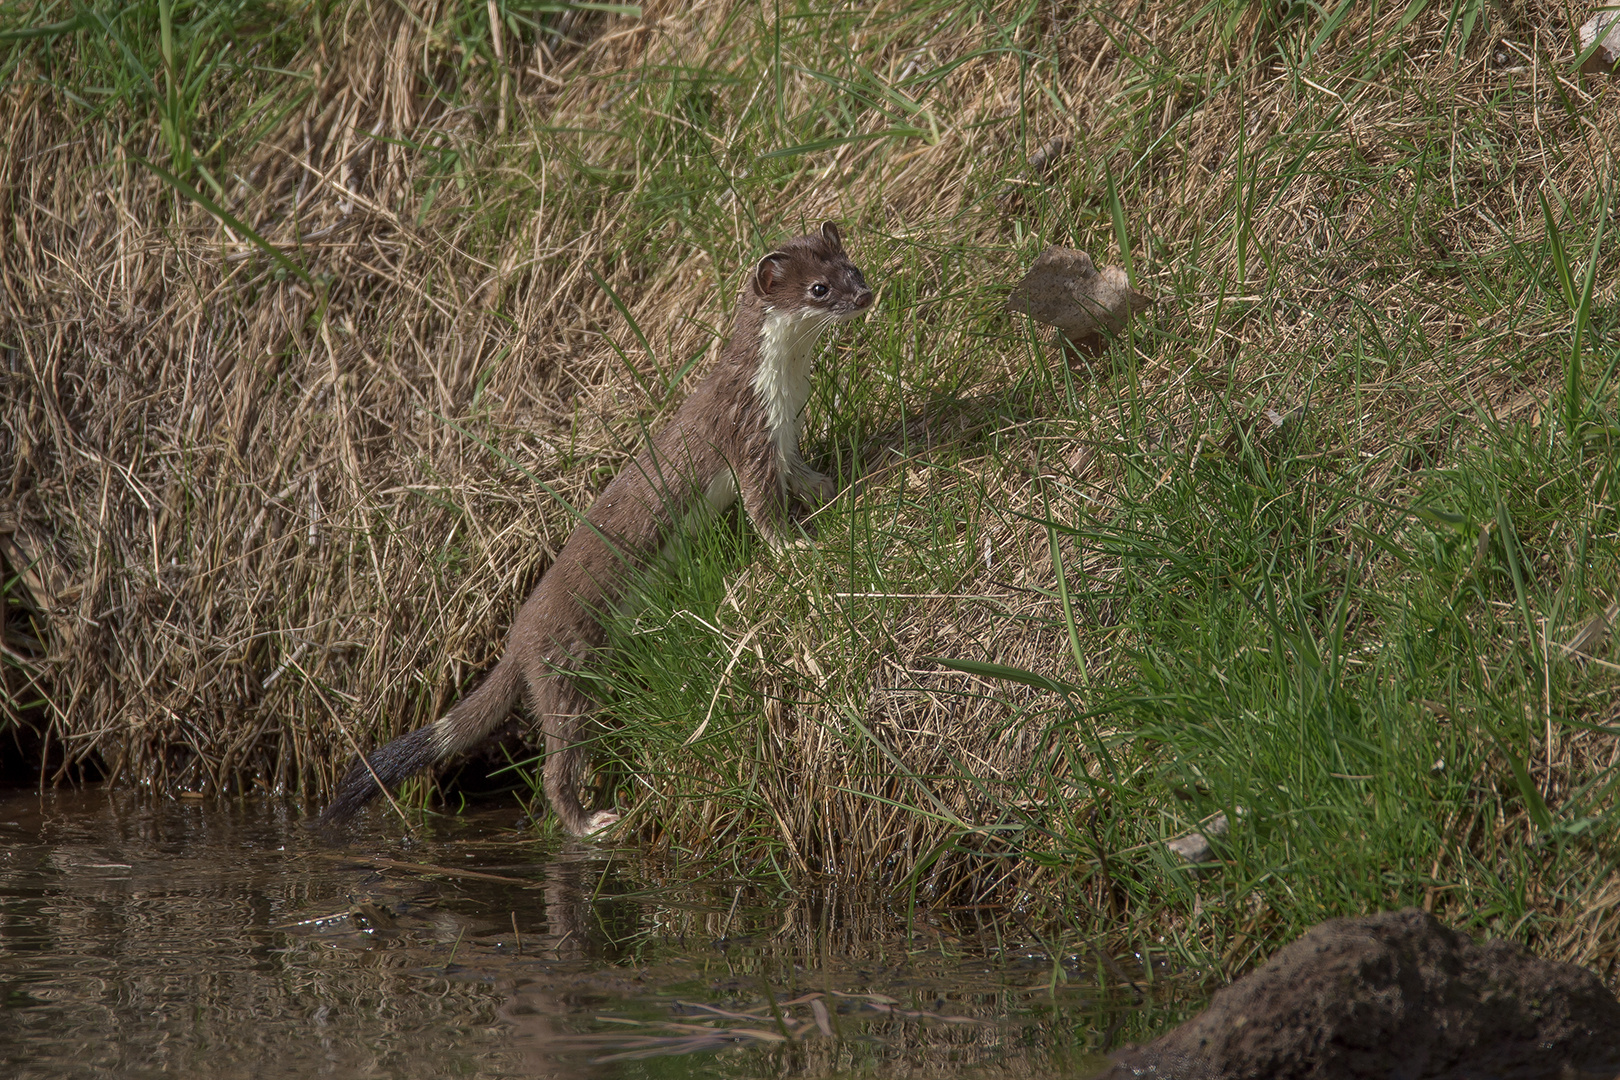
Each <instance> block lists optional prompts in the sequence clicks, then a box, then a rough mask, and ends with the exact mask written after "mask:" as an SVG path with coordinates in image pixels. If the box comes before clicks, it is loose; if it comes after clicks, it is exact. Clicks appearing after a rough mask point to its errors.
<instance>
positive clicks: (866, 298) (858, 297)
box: [855, 289, 872, 311]
mask: <svg viewBox="0 0 1620 1080" xmlns="http://www.w3.org/2000/svg"><path fill="white" fill-rule="evenodd" d="M855 306H856V307H858V308H860V309H861V310H862V311H865V310H866V309H867V308H869V307H871V306H872V290H871V289H862V290H861V291H860V292H858V293H856V294H855Z"/></svg>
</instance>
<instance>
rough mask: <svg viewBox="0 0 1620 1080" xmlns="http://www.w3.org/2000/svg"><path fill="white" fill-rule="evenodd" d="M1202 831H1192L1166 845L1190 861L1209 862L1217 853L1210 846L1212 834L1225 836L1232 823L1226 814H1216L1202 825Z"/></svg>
mask: <svg viewBox="0 0 1620 1080" xmlns="http://www.w3.org/2000/svg"><path fill="white" fill-rule="evenodd" d="M1202 828H1203V831H1202V832H1190V833H1188V834H1187V835H1186V836H1181V837H1177V838H1176V839H1174V840H1171V841H1170V842H1168V843H1167V844H1165V847H1167V848H1169V849H1170V850H1171V851H1173V852H1175V853H1176V854H1177V855H1180V856H1181V857H1182V858H1183V859H1186V860H1187V861H1188V862H1190V863H1203V862H1209V860H1210V859H1211V858H1213V857H1214V855H1215V849H1214V848H1212V847H1210V844H1209V838H1210V837H1211V836H1225V835H1226V833H1227V830H1228V829H1230V828H1231V825H1230V824H1229V823H1228V822H1227V820H1226V815H1225V814H1216V815H1215V816H1214V817H1213V818H1211V819H1210V820H1209V821H1207V822H1205V823H1204V825H1203V826H1202Z"/></svg>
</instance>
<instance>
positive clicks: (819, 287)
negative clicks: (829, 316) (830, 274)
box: [810, 281, 827, 300]
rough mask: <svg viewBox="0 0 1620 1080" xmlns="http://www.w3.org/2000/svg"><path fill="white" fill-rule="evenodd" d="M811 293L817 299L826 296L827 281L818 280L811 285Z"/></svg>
mask: <svg viewBox="0 0 1620 1080" xmlns="http://www.w3.org/2000/svg"><path fill="white" fill-rule="evenodd" d="M810 295H811V296H813V297H815V298H816V299H817V300H820V299H821V298H822V297H823V296H826V295H827V283H826V282H825V281H818V282H816V283H815V284H814V285H812V286H810Z"/></svg>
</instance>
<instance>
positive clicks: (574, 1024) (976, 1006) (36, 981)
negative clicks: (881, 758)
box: [0, 790, 1152, 1080]
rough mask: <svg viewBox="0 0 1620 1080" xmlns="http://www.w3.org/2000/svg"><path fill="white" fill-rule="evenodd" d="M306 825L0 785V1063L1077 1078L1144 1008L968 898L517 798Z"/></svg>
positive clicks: (60, 1069) (215, 1074)
mask: <svg viewBox="0 0 1620 1080" xmlns="http://www.w3.org/2000/svg"><path fill="white" fill-rule="evenodd" d="M300 822H301V815H300V813H299V812H298V811H297V810H296V809H294V808H293V807H292V806H290V805H288V804H286V803H284V802H278V801H274V800H270V799H262V800H246V801H239V802H233V803H225V802H217V803H208V804H201V803H185V802H173V801H161V800H154V799H151V798H145V797H142V796H140V795H138V794H134V793H113V794H107V793H103V792H99V791H94V790H91V791H85V792H78V793H59V794H50V795H46V796H44V797H40V796H38V795H36V794H33V793H26V794H10V795H4V796H0V1076H7V1077H18V1078H27V1080H34V1078H47V1077H49V1078H58V1077H89V1076H96V1077H108V1076H111V1077H147V1076H152V1077H156V1076H159V1075H161V1076H164V1077H205V1078H208V1080H230V1078H235V1077H254V1078H267V1077H310V1076H332V1077H345V1078H348V1077H435V1076H456V1077H593V1078H594V1077H601V1078H617V1077H649V1076H659V1077H681V1076H704V1077H708V1076H724V1077H738V1078H742V1077H764V1076H770V1077H778V1076H807V1077H810V1076H835V1075H836V1076H846V1075H848V1076H865V1075H870V1076H884V1077H894V1076H907V1077H933V1076H953V1077H955V1076H964V1077H966V1076H997V1077H1002V1076H1027V1077H1046V1076H1059V1075H1062V1076H1085V1075H1087V1074H1089V1073H1090V1072H1092V1071H1094V1070H1095V1069H1096V1068H1098V1067H1100V1066H1101V1065H1102V1064H1103V1061H1102V1059H1101V1058H1099V1057H1098V1056H1097V1053H1096V1052H1097V1050H1098V1049H1100V1048H1103V1047H1105V1046H1107V1045H1108V1044H1110V1043H1111V1042H1113V1041H1115V1040H1117V1039H1118V1038H1119V1037H1121V1034H1122V1033H1124V1034H1125V1035H1135V1036H1136V1037H1140V1036H1141V1035H1142V1034H1143V1033H1144V1032H1143V1029H1144V1025H1147V1024H1151V1023H1152V1021H1151V1020H1149V1019H1147V1018H1145V1016H1144V1014H1143V1013H1142V1010H1141V1007H1140V1006H1138V1005H1137V1004H1136V1001H1137V998H1136V997H1135V995H1134V994H1133V993H1131V992H1130V991H1129V989H1128V988H1125V987H1123V986H1118V985H1115V986H1104V985H1100V984H1099V981H1098V979H1097V977H1096V976H1095V975H1094V973H1093V972H1092V970H1091V968H1092V966H1094V965H1092V964H1091V963H1090V962H1089V961H1088V963H1086V964H1081V963H1080V962H1078V961H1077V960H1076V959H1075V958H1067V959H1065V958H1061V957H1060V958H1058V959H1057V960H1056V962H1054V960H1053V959H1052V958H1049V957H1046V956H1044V955H1041V954H1040V953H1039V952H1038V951H1035V950H1031V949H1030V948H1028V947H1027V946H1024V945H1021V944H1020V943H1018V942H1016V941H1012V940H1010V939H1009V937H1008V935H1007V932H1006V924H1005V923H1004V922H1001V921H996V922H994V924H993V926H992V927H991V928H990V929H986V927H987V924H986V923H985V913H983V912H971V913H960V912H959V913H949V912H947V913H943V914H942V915H940V916H938V917H936V918H935V919H934V921H933V922H932V923H925V922H923V921H919V922H918V923H917V924H916V925H915V926H914V927H913V929H912V930H911V931H910V932H907V930H906V927H905V921H904V919H903V917H902V915H901V913H896V912H892V911H889V910H886V909H885V908H883V907H882V906H881V905H878V904H871V903H862V902H861V900H860V898H849V897H844V896H838V895H832V896H825V895H824V896H820V897H815V898H805V897H803V896H792V895H789V894H786V893H785V892H784V893H781V894H779V895H772V894H770V893H768V892H765V891H762V890H760V889H758V888H757V887H753V886H745V885H740V884H738V883H736V882H733V881H728V880H726V878H725V877H724V875H722V874H719V873H716V872H714V871H712V870H705V868H703V867H701V866H699V865H696V864H691V865H674V864H670V863H667V862H665V863H651V862H649V861H648V860H647V859H645V858H641V857H639V856H637V855H635V854H634V853H629V852H621V853H615V852H613V851H611V850H605V849H603V848H600V847H595V846H586V845H580V844H570V843H563V844H559V843H557V842H551V843H549V844H548V843H546V842H542V841H537V840H534V839H532V837H531V835H530V834H526V833H524V832H522V831H520V830H518V829H517V825H518V822H517V820H516V814H515V811H514V812H512V813H507V812H501V811H491V812H488V813H481V814H473V815H465V816H463V817H460V818H454V819H443V820H440V821H437V822H434V823H430V824H426V825H423V826H420V827H418V828H417V830H416V831H415V834H414V835H412V834H408V833H407V832H406V831H405V829H404V827H403V826H402V825H401V824H400V823H398V822H397V821H394V822H389V821H386V820H383V819H382V818H378V817H373V818H370V819H368V820H367V822H366V825H365V827H364V828H363V829H361V830H360V831H359V832H358V833H357V834H356V836H355V837H353V838H352V839H351V840H350V842H349V844H348V845H347V846H338V847H334V846H332V845H331V844H330V843H328V842H323V841H322V840H321V839H320V838H319V837H317V836H314V835H312V834H310V833H309V832H307V831H306V830H305V829H303V828H302V827H301V825H300ZM1103 978H1104V979H1105V980H1108V981H1111V982H1114V983H1117V982H1118V980H1117V979H1110V978H1109V976H1107V975H1106V974H1105V975H1104V976H1103Z"/></svg>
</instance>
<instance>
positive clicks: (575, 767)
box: [530, 671, 619, 836]
mask: <svg viewBox="0 0 1620 1080" xmlns="http://www.w3.org/2000/svg"><path fill="white" fill-rule="evenodd" d="M530 686H531V687H533V688H534V690H535V700H534V702H533V705H534V711H535V714H536V715H537V716H539V718H540V724H541V727H542V729H543V730H544V732H545V736H546V760H545V764H544V766H543V774H544V783H545V790H546V800H547V801H548V802H550V803H551V809H552V810H553V811H554V812H555V813H556V815H557V817H558V819H559V820H561V821H562V826H563V828H565V829H567V830H568V831H569V832H570V833H572V834H573V835H575V836H589V835H591V834H592V833H595V832H600V831H601V830H603V829H605V828H607V827H608V826H609V825H612V824H613V823H614V822H616V821H618V820H619V815H618V813H617V812H616V811H613V810H598V811H597V812H596V813H594V814H589V815H587V814H586V813H585V808H584V807H583V806H581V805H580V802H579V787H580V784H581V783H582V782H583V781H584V779H585V747H583V746H581V745H580V739H581V738H582V737H583V735H584V732H585V721H586V720H587V719H588V718H589V717H590V715H591V713H592V712H594V711H595V709H596V704H595V703H594V702H593V701H591V699H590V698H588V697H586V696H585V694H583V693H582V692H581V691H580V690H579V689H578V688H577V687H576V686H575V685H574V683H573V680H572V679H571V678H570V677H569V676H568V674H567V673H566V672H557V671H553V672H551V673H549V674H547V675H545V676H542V677H541V678H539V679H536V680H534V681H532V682H531V683H530Z"/></svg>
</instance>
